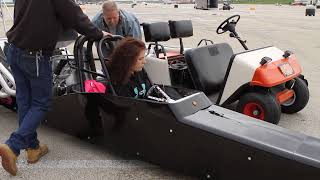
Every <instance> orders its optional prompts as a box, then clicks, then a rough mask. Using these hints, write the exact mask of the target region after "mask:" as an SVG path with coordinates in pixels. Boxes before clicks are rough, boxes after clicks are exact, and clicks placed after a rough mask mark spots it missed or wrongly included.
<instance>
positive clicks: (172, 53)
mask: <svg viewBox="0 0 320 180" xmlns="http://www.w3.org/2000/svg"><path fill="white" fill-rule="evenodd" d="M166 54H167V57H171V56H178V55H180V53H179V52H167V53H166ZM159 58H160V59H163V58H164V54H163V53H161V54H159Z"/></svg>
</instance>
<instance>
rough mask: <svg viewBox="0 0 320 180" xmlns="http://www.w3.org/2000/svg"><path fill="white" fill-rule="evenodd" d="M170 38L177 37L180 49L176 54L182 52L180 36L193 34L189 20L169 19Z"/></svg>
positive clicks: (181, 53)
mask: <svg viewBox="0 0 320 180" xmlns="http://www.w3.org/2000/svg"><path fill="white" fill-rule="evenodd" d="M169 27H170V36H171V38H179V43H180V51H179V52H178V54H177V55H176V56H179V55H183V54H184V47H183V42H182V38H185V37H190V36H193V27H192V22H191V20H180V21H171V20H170V21H169Z"/></svg>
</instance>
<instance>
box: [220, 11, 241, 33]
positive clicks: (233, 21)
mask: <svg viewBox="0 0 320 180" xmlns="http://www.w3.org/2000/svg"><path fill="white" fill-rule="evenodd" d="M239 20H240V15H233V16H231V17H229V18H228V19H226V20H224V21H223V22H222V23H221V24H220V26H219V27H218V28H217V31H216V32H217V34H222V33H225V32H226V31H229V30H230V28H231V27H230V25H231V24H232V25H233V28H234V27H235V26H236V25H237V23H238V21H239Z"/></svg>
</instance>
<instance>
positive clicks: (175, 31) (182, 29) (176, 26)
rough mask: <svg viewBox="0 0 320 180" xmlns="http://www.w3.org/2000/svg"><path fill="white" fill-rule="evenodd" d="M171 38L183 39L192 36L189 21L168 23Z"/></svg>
mask: <svg viewBox="0 0 320 180" xmlns="http://www.w3.org/2000/svg"><path fill="white" fill-rule="evenodd" d="M169 27H170V35H171V38H184V37H190V36H193V28H192V22H191V20H181V21H171V20H170V21H169Z"/></svg>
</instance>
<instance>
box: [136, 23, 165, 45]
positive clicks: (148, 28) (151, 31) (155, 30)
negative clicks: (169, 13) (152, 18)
mask: <svg viewBox="0 0 320 180" xmlns="http://www.w3.org/2000/svg"><path fill="white" fill-rule="evenodd" d="M142 27H143V32H144V38H145V41H146V42H158V41H168V40H169V39H170V29H169V26H168V23H167V22H155V23H143V24H142Z"/></svg>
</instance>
